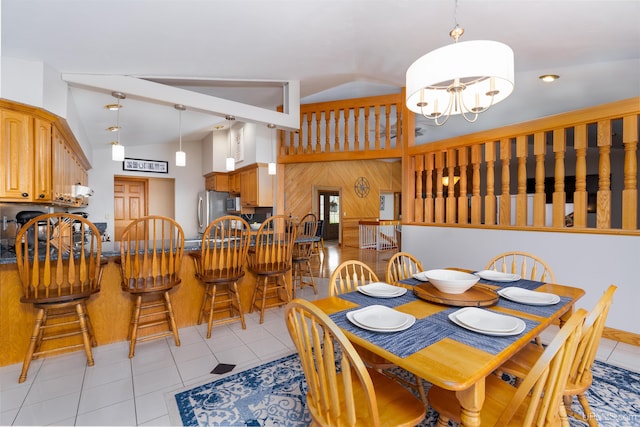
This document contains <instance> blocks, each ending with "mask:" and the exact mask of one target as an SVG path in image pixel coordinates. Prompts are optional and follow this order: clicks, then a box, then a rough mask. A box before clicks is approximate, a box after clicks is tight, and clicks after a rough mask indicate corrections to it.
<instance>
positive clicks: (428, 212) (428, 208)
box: [424, 153, 435, 224]
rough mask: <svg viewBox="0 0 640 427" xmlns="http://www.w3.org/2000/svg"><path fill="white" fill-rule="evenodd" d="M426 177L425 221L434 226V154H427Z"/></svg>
mask: <svg viewBox="0 0 640 427" xmlns="http://www.w3.org/2000/svg"><path fill="white" fill-rule="evenodd" d="M425 156H426V172H425V173H426V177H425V182H426V184H427V192H426V194H425V199H424V203H425V208H424V220H425V222H427V223H430V224H432V223H433V218H434V214H435V211H434V202H435V200H434V198H433V169H434V164H435V163H434V153H427V154H426V155H425Z"/></svg>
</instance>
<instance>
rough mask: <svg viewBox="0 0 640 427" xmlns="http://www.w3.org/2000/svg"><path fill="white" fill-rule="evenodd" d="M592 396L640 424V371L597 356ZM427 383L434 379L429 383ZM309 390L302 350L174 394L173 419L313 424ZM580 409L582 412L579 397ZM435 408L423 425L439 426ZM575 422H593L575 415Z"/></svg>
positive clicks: (597, 404) (609, 414) (614, 420)
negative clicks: (618, 365)
mask: <svg viewBox="0 0 640 427" xmlns="http://www.w3.org/2000/svg"><path fill="white" fill-rule="evenodd" d="M593 376H594V384H593V386H592V387H591V389H590V390H589V392H588V394H587V399H588V400H589V404H590V405H591V408H592V410H593V411H594V413H595V414H596V417H597V421H598V424H599V425H600V426H616V427H619V426H639V425H640V374H638V373H635V372H631V371H628V370H626V369H622V368H617V367H614V366H611V365H607V364H605V363H601V362H596V364H595V366H594V369H593ZM426 387H427V388H428V387H429V385H428V384H427V386H426ZM306 392H307V388H306V382H305V379H304V374H303V372H302V368H301V366H300V361H299V359H298V355H297V354H292V355H289V356H286V357H283V358H281V359H278V360H275V361H273V362H269V363H266V364H264V365H260V366H257V367H255V368H252V369H249V370H246V371H242V372H239V373H237V374H233V375H230V376H227V377H225V378H222V379H219V380H217V381H213V382H210V383H207V384H204V385H201V386H198V387H194V388H191V389H188V390H183V391H180V392H178V393H174V394H173V396H171V399H168V400H169V401H170V404H171V405H172V406H173V408H171V410H170V416H171V420H172V425H185V426H308V425H309V424H310V423H311V418H310V416H309V412H308V411H307V410H306V399H305V395H306ZM573 406H574V410H576V411H577V412H580V413H581V412H582V411H581V407H580V405H579V404H578V403H577V400H575V399H574V405H573ZM437 419H438V415H437V413H435V412H434V411H433V410H429V412H428V413H427V417H426V419H425V420H424V421H423V422H422V423H421V424H420V426H423V427H431V426H435V425H436V422H437ZM570 422H571V426H572V427H574V426H575V427H582V426H588V424H587V423H584V422H581V421H577V420H575V419H572V418H571V419H570Z"/></svg>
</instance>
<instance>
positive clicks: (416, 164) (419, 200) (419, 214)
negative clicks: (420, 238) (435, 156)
mask: <svg viewBox="0 0 640 427" xmlns="http://www.w3.org/2000/svg"><path fill="white" fill-rule="evenodd" d="M411 160H412V162H413V170H414V171H415V174H414V179H415V194H414V199H413V211H414V212H415V214H414V220H415V221H418V222H426V220H425V217H424V205H425V200H424V198H423V195H422V192H423V187H422V184H423V181H422V175H423V173H424V155H418V156H414V157H411Z"/></svg>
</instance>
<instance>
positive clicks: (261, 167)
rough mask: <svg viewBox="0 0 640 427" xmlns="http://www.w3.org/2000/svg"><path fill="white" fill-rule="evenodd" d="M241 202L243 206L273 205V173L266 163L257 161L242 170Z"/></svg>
mask: <svg viewBox="0 0 640 427" xmlns="http://www.w3.org/2000/svg"><path fill="white" fill-rule="evenodd" d="M240 174H241V176H240V202H241V203H242V207H243V208H244V207H250V208H251V207H254V208H257V207H270V206H273V175H269V172H268V167H267V165H265V164H261V163H256V164H254V165H251V166H248V167H246V168H243V169H242V170H241V171H240Z"/></svg>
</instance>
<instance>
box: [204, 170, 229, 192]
mask: <svg viewBox="0 0 640 427" xmlns="http://www.w3.org/2000/svg"><path fill="white" fill-rule="evenodd" d="M204 188H205V190H209V191H224V192H228V191H229V176H228V175H227V174H226V173H221V172H213V173H209V174H207V175H205V176H204Z"/></svg>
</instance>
